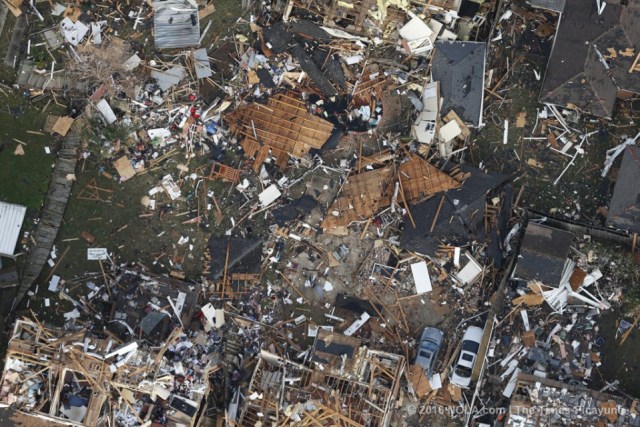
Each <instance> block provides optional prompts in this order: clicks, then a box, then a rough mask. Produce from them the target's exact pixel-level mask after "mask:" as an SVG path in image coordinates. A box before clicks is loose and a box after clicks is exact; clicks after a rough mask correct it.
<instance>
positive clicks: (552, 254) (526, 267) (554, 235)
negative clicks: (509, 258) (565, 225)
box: [513, 222, 573, 287]
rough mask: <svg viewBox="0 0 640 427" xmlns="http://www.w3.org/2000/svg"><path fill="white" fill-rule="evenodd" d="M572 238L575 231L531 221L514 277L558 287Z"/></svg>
mask: <svg viewBox="0 0 640 427" xmlns="http://www.w3.org/2000/svg"><path fill="white" fill-rule="evenodd" d="M572 240H573V233H570V232H568V231H564V230H558V229H557V228H551V227H547V226H546V225H540V224H536V223H533V222H530V223H529V224H528V225H527V230H526V232H525V234H524V239H523V240H522V246H521V247H520V256H519V259H518V264H517V265H516V268H515V270H514V272H513V277H515V278H518V279H522V280H526V281H529V280H539V281H540V282H542V283H544V284H545V285H547V286H553V287H558V286H559V285H560V280H561V279H562V270H563V269H564V264H565V262H566V260H567V257H568V256H569V249H570V247H571V241H572Z"/></svg>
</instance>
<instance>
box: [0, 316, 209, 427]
mask: <svg viewBox="0 0 640 427" xmlns="http://www.w3.org/2000/svg"><path fill="white" fill-rule="evenodd" d="M196 348H198V349H197V350H196ZM200 351H201V350H200V347H196V345H195V344H194V343H193V342H191V341H189V339H188V337H187V335H185V334H184V333H182V330H181V329H180V328H177V329H175V330H174V331H173V332H172V333H171V334H170V335H169V337H168V338H167V340H166V341H164V342H163V343H162V345H160V346H158V347H147V346H143V345H141V344H138V342H136V341H132V342H129V343H122V342H120V341H118V340H117V339H114V338H112V337H109V336H106V337H102V336H97V335H94V334H93V333H92V332H90V331H89V330H87V328H79V329H78V330H76V331H63V330H61V329H51V328H45V327H44V326H43V325H42V324H41V323H40V322H38V321H37V320H35V321H32V320H29V319H21V320H18V321H17V322H16V324H15V326H14V328H13V333H12V335H11V338H10V340H9V343H8V348H7V354H6V359H5V365H4V371H3V374H2V391H1V392H0V407H8V406H10V407H12V408H14V409H15V410H18V411H20V412H22V413H24V414H26V415H28V416H32V417H37V418H40V419H44V420H47V421H52V422H55V423H60V424H64V425H70V426H86V427H96V426H97V427H103V426H113V425H114V423H115V425H121V426H122V425H127V426H134V425H163V426H167V427H178V426H190V427H193V426H195V425H196V424H197V422H198V421H199V416H200V414H201V411H200V410H199V408H200V404H201V403H202V402H203V401H204V398H205V396H206V395H207V393H208V389H209V384H208V376H209V373H210V372H211V371H212V370H214V369H217V365H215V364H212V361H211V360H209V356H208V355H207V354H206V353H205V352H203V354H201V355H198V353H199V352H200ZM188 356H189V357H188ZM190 356H196V357H202V358H201V359H200V360H197V359H192V358H191V357H190Z"/></svg>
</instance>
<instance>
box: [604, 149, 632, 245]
mask: <svg viewBox="0 0 640 427" xmlns="http://www.w3.org/2000/svg"><path fill="white" fill-rule="evenodd" d="M639 181H640V147H633V146H630V147H627V148H626V149H625V151H624V156H623V157H622V164H621V166H620V172H619V173H618V181H617V182H616V186H615V188H614V191H613V197H612V198H611V203H610V204H609V215H608V216H607V225H608V226H611V227H616V228H618V229H621V230H624V231H627V232H631V233H640V187H639V186H638V182H639Z"/></svg>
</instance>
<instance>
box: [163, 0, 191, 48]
mask: <svg viewBox="0 0 640 427" xmlns="http://www.w3.org/2000/svg"><path fill="white" fill-rule="evenodd" d="M153 10H154V14H153V27H154V37H155V44H156V49H177V48H184V47H193V46H197V45H198V44H200V19H199V17H198V8H197V7H194V3H193V2H190V1H188V0H154V1H153Z"/></svg>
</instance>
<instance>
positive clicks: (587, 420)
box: [504, 373, 640, 427]
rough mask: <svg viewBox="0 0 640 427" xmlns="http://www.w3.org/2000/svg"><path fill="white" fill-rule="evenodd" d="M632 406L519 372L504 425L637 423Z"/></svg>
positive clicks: (581, 426) (579, 426) (618, 425)
mask: <svg viewBox="0 0 640 427" xmlns="http://www.w3.org/2000/svg"><path fill="white" fill-rule="evenodd" d="M634 406H635V404H634V403H632V402H630V401H628V400H626V399H622V398H620V397H617V396H613V395H611V394H607V393H602V392H598V391H594V390H589V389H586V388H584V387H582V386H579V385H572V384H566V383H563V382H559V381H554V380H550V379H548V378H544V377H540V376H536V375H530V374H525V373H519V374H518V376H517V377H516V383H515V389H514V391H513V394H512V395H511V401H510V404H509V408H508V412H507V419H506V422H505V424H504V425H507V426H519V427H520V426H521V427H533V426H552V425H564V426H575V427H587V426H614V427H622V426H625V427H638V426H640V417H638V416H637V412H636V410H635V409H634Z"/></svg>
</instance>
